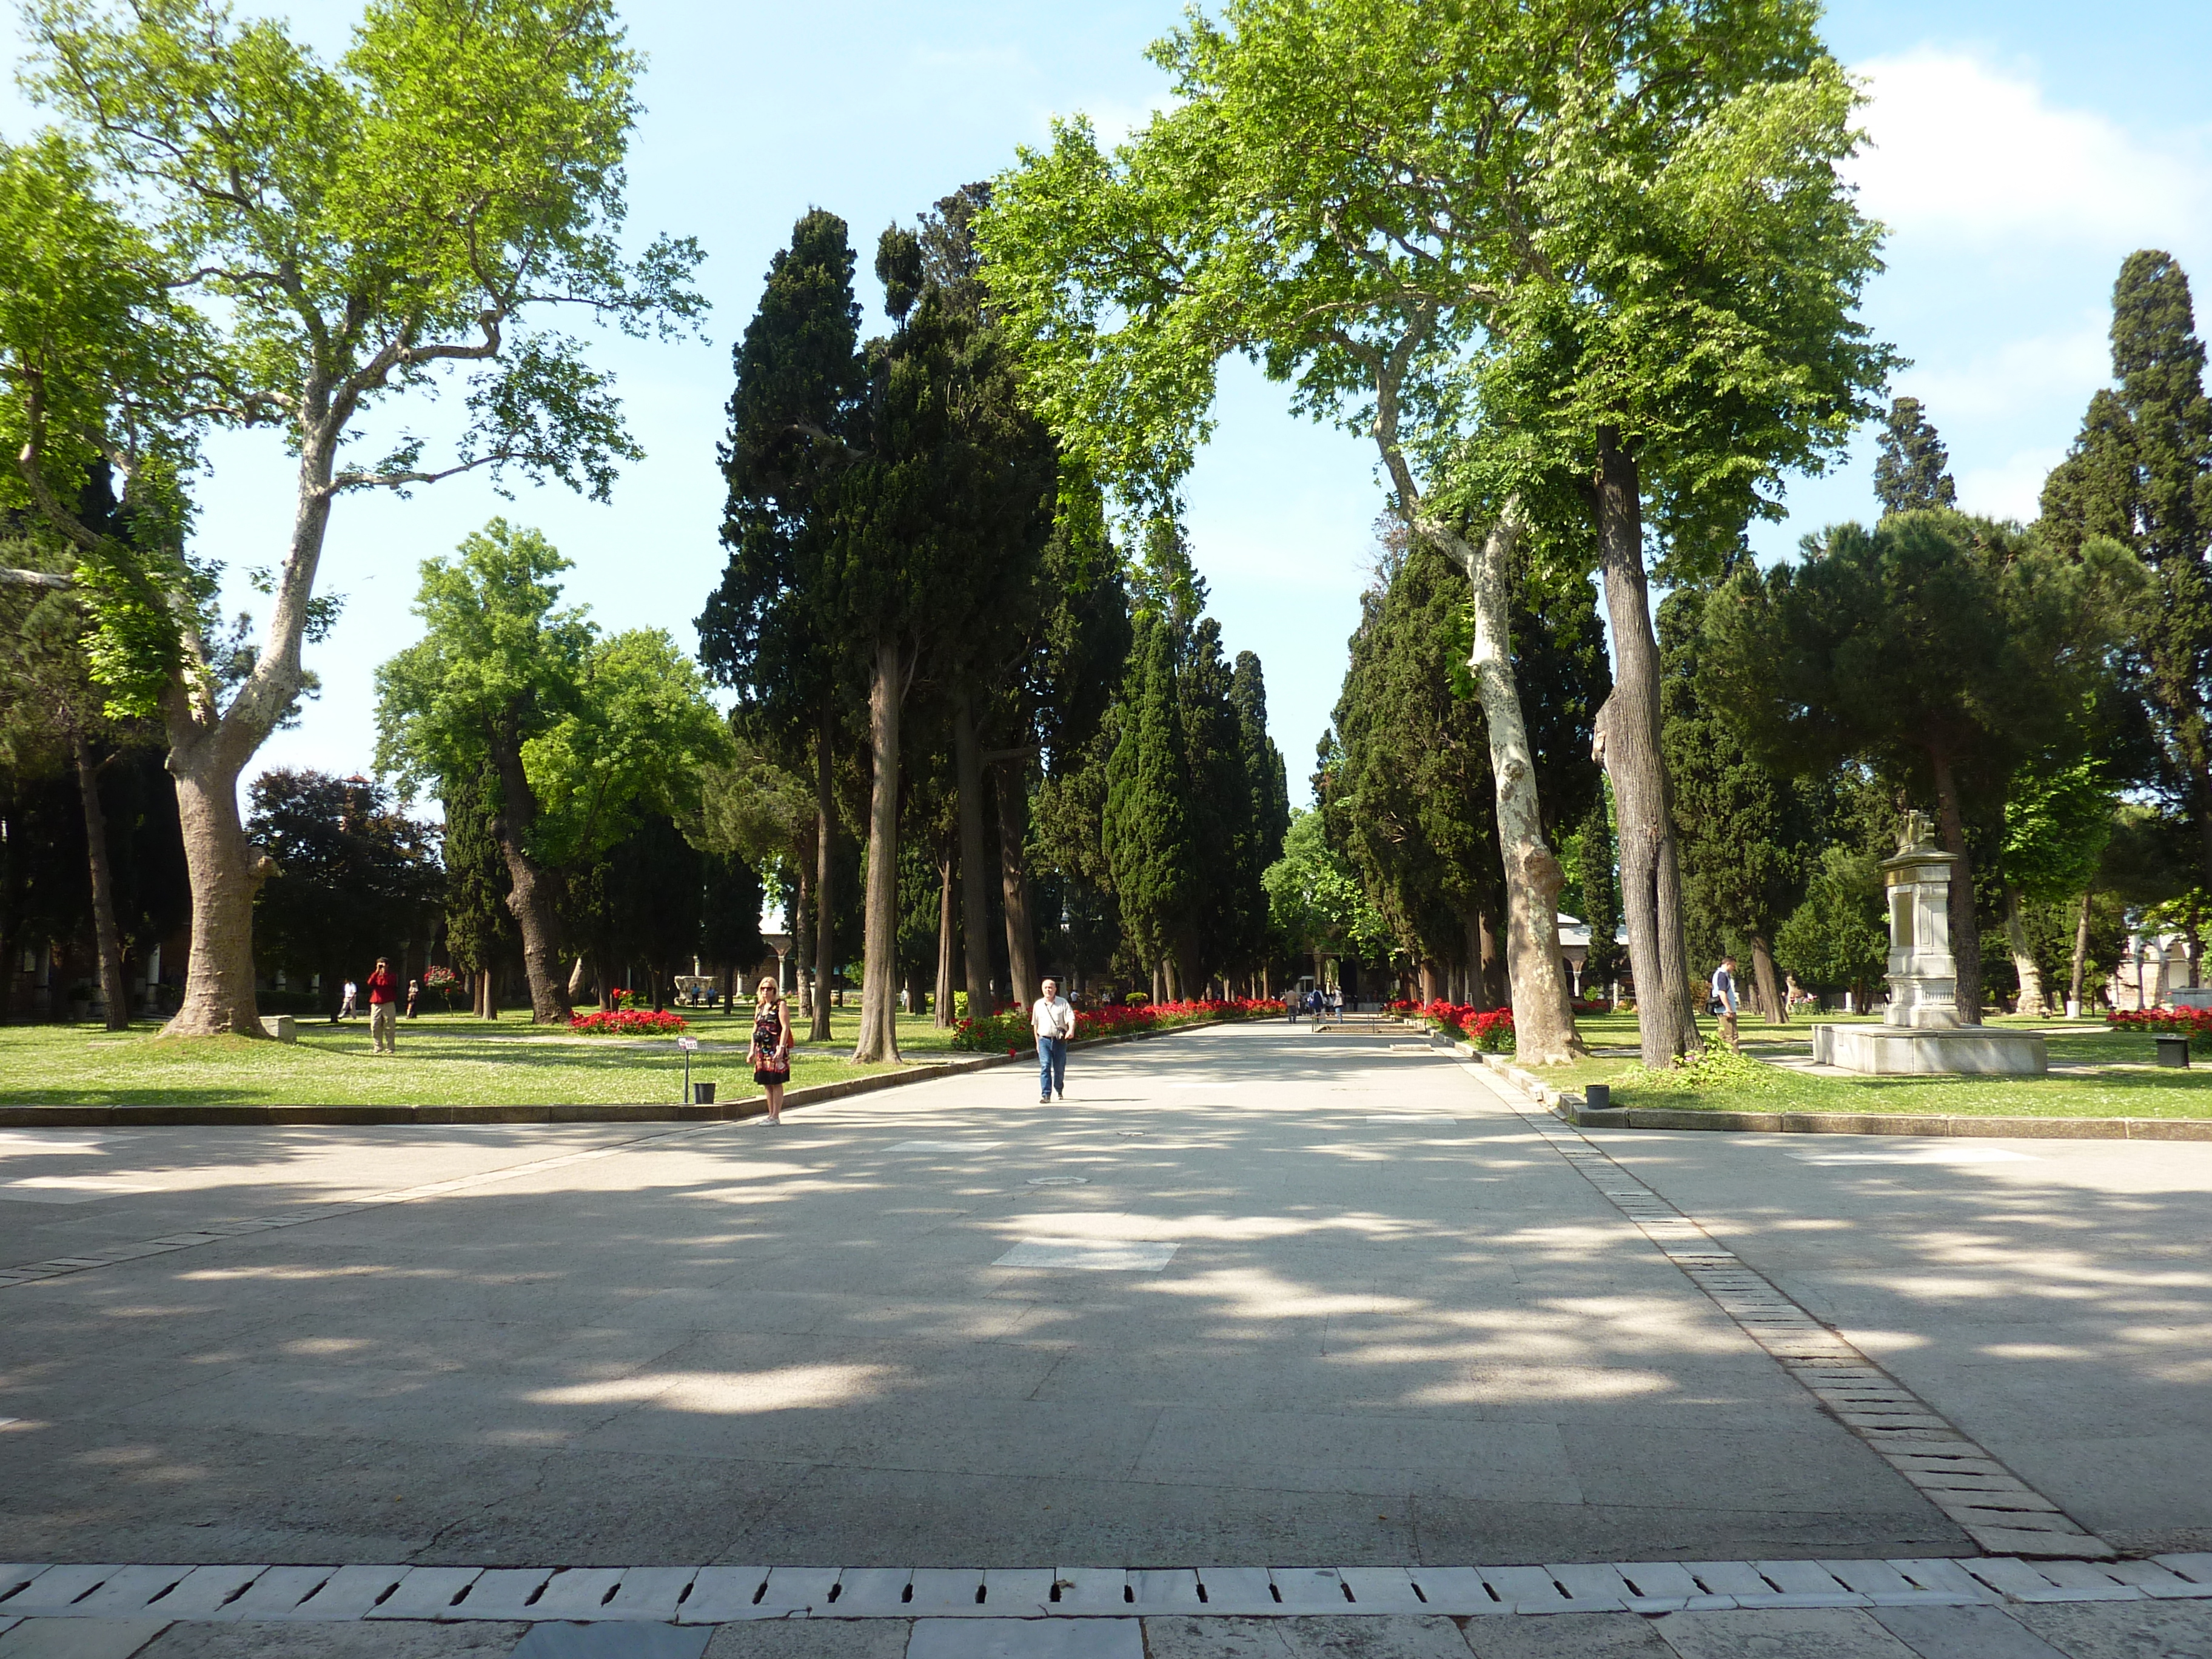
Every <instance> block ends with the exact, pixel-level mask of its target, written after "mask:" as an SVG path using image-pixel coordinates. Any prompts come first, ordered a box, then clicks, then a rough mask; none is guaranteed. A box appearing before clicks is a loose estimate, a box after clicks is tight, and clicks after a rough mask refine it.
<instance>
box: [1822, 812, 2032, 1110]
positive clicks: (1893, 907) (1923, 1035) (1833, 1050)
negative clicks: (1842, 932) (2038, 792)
mask: <svg viewBox="0 0 2212 1659" xmlns="http://www.w3.org/2000/svg"><path fill="white" fill-rule="evenodd" d="M1958 862H1959V860H1958V855H1957V854H1953V853H1944V852H1939V851H1938V850H1937V849H1936V847H1935V845H1934V844H1933V841H1932V838H1931V837H1930V836H1929V831H1928V827H1927V820H1926V819H1925V818H1924V817H1922V816H1921V815H1920V814H1919V813H1917V812H1915V813H1913V814H1912V815H1911V817H1909V818H1908V819H1907V820H1906V826H1905V836H1904V845H1902V846H1901V847H1900V848H1899V849H1898V854H1897V856H1896V857H1895V858H1891V859H1884V860H1882V864H1881V869H1882V874H1883V876H1884V878H1886V880H1887V891H1888V895H1889V975H1888V978H1889V1006H1888V1007H1887V1009H1885V1010H1884V1011H1883V1012H1882V1017H1881V1024H1880V1025H1815V1026H1814V1027H1813V1060H1814V1063H1815V1064H1816V1065H1821V1066H1841V1067H1842V1068H1843V1069H1844V1070H1845V1071H1850V1072H1864V1073H1869V1075H1874V1076H1902V1075H1906V1074H1910V1073H1933V1072H1948V1073H2000V1074H2004V1075H2010V1076H2021V1077H2040V1076H2042V1075H2043V1074H2044V1073H2045V1072H2046V1071H2047V1070H2049V1069H2050V1055H2049V1053H2048V1051H2047V1049H2046V1048H2045V1044H2044V1041H2043V1038H2042V1037H2041V1036H2039V1035H2037V1034H2036V1033H2035V1032H2033V1031H1999V1030H1992V1029H1990V1027H1988V1026H1986V1025H1962V1024H1960V1023H1959V995H1958V992H1959V969H1958V961H1957V958H1955V957H1953V956H1952V954H1951V872H1952V869H1953V867H1954V866H1956V865H1957V863H1958Z"/></svg>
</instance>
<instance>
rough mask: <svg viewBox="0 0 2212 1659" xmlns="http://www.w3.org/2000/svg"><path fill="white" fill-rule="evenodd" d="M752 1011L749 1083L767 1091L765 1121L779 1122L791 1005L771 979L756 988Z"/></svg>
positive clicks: (788, 1065) (787, 1077)
mask: <svg viewBox="0 0 2212 1659" xmlns="http://www.w3.org/2000/svg"><path fill="white" fill-rule="evenodd" d="M756 995H757V1002H756V1003H755V1005H754V1008H753V1046H752V1051H751V1054H750V1059H751V1060H752V1065H753V1081H754V1082H756V1083H757V1084H759V1085H760V1086H761V1087H762V1088H763V1089H765V1090H766V1091H768V1121H769V1123H770V1124H771V1125H775V1126H781V1124H782V1122H783V1085H785V1084H787V1083H788V1082H790V1081H791V1005H790V1004H789V1003H787V1002H786V1001H785V1000H783V992H782V991H781V989H780V988H779V987H777V985H776V982H775V981H774V980H772V979H763V980H762V981H761V982H760V984H759V986H758V987H756Z"/></svg>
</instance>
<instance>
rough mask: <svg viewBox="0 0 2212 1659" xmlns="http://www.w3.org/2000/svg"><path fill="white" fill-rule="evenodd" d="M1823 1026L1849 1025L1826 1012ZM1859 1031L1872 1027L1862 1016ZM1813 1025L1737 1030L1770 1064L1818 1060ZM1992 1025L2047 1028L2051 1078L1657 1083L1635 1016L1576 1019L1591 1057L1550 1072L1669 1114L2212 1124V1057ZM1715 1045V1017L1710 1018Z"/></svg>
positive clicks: (2053, 1030) (2042, 1023)
mask: <svg viewBox="0 0 2212 1659" xmlns="http://www.w3.org/2000/svg"><path fill="white" fill-rule="evenodd" d="M1820 1018H1821V1019H1822V1020H1823V1021H1839V1020H1841V1019H1842V1018H1843V1017H1841V1016H1836V1015H1827V1014H1823V1015H1821V1016H1820ZM1849 1023H1851V1024H1860V1023H1870V1017H1869V1019H1868V1020H1852V1021H1850V1022H1849ZM1806 1024H1807V1022H1805V1021H1804V1020H1802V1019H1800V1020H1797V1021H1794V1022H1792V1023H1791V1024H1790V1025H1788V1026H1779V1025H1765V1024H1760V1023H1759V1019H1758V1018H1757V1017H1756V1016H1755V1015H1752V1014H1748V1013H1747V1014H1746V1015H1745V1016H1744V1017H1743V1019H1742V1022H1741V1026H1740V1028H1739V1035H1740V1036H1741V1041H1742V1044H1743V1051H1744V1052H1745V1053H1746V1054H1751V1055H1753V1056H1755V1057H1757V1058H1759V1059H1761V1060H1782V1059H1784V1058H1796V1057H1802V1058H1806V1059H1810V1058H1811V1053H1812V1039H1811V1038H1810V1037H1809V1036H1807V1035H1806V1033H1805V1027H1806ZM1990 1024H1992V1025H1996V1026H1999V1027H2009V1028H2013V1029H2017V1030H2039V1031H2042V1032H2043V1033H2044V1034H2045V1042H2046V1043H2047V1044H2048V1046H2049V1048H2050V1053H2051V1066H2052V1068H2053V1069H2052V1070H2051V1073H2050V1075H2049V1076H2047V1077H2040V1078H1970V1077H1914V1078H1900V1077H1885V1078H1838V1077H1815V1076H1808V1075H1806V1074H1804V1073H1796V1072H1789V1071H1783V1070H1778V1069H1776V1068H1774V1067H1772V1066H1765V1067H1761V1068H1759V1071H1757V1072H1756V1073H1750V1074H1748V1075H1746V1076H1743V1077H1740V1078H1729V1079H1720V1080H1717V1081H1716V1082H1714V1083H1713V1084H1711V1085H1700V1086H1693V1087H1690V1088H1662V1087H1658V1086H1655V1085H1653V1084H1652V1083H1651V1082H1650V1080H1649V1079H1646V1078H1644V1076H1642V1075H1641V1073H1640V1070H1639V1069H1638V1068H1637V1067H1636V1019H1635V1017H1634V1016H1633V1015H1632V1014H1600V1015H1596V1016H1595V1017H1590V1018H1581V1019H1578V1020H1577V1022H1576V1028H1577V1030H1579V1031H1580V1032H1581V1033H1582V1036H1583V1041H1584V1042H1587V1043H1588V1044H1589V1046H1590V1048H1591V1049H1592V1051H1593V1052H1592V1054H1591V1055H1590V1057H1589V1059H1587V1060H1578V1061H1577V1062H1576V1063H1575V1064H1574V1065H1572V1066H1555V1067H1547V1068H1545V1070H1544V1072H1543V1077H1544V1079H1545V1081H1546V1082H1547V1083H1552V1084H1554V1085H1557V1086H1559V1087H1561V1088H1566V1089H1579V1088H1582V1087H1583V1086H1584V1085H1588V1084H1591V1083H1605V1084H1609V1085H1612V1088H1613V1104H1614V1105H1616V1106H1663V1107H1671V1108H1676V1109H1688V1110H1704V1111H1725V1112H1896V1113H1914V1114H1926V1115H1936V1116H1957V1117H1969V1116H1973V1117H2212V1060H2206V1059H2205V1058H2204V1057H2203V1056H2202V1055H2200V1056H2198V1057H2197V1065H2198V1066H2201V1067H2203V1069H2201V1070H2200V1069H2191V1070H2189V1071H2163V1070H2160V1069H2159V1068H2158V1067H2157V1066H2155V1065H2154V1049H2153V1045H2152V1042H2151V1039H2150V1036H2148V1034H2147V1033H2141V1032H2132V1031H2129V1032H2122V1031H2114V1030H2107V1029H2106V1027H2104V1026H2103V1025H2101V1024H2092V1023H2090V1022H2088V1021H2078V1022H2072V1023H2069V1022H2067V1021H2063V1020H2022V1019H2015V1018H2010V1017H2005V1018H1997V1019H1993V1020H1991V1021H1990ZM1700 1028H1701V1029H1702V1030H1704V1031H1705V1034H1706V1036H1707V1038H1708V1039H1709V1040H1710V1038H1711V1036H1712V1032H1713V1026H1712V1023H1711V1021H1709V1020H1708V1021H1701V1022H1700Z"/></svg>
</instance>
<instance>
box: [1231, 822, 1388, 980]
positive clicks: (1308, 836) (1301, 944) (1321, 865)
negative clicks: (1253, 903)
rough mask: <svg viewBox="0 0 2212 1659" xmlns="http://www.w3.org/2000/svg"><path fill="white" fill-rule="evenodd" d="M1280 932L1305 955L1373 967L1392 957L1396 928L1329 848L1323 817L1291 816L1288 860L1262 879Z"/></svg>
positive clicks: (1286, 847) (1285, 842) (1285, 854)
mask: <svg viewBox="0 0 2212 1659" xmlns="http://www.w3.org/2000/svg"><path fill="white" fill-rule="evenodd" d="M1262 881H1263V882H1264V884H1265V885H1266V887H1267V906H1268V914H1269V916H1270V918H1271V919H1272V921H1273V924H1274V926H1275V928H1276V929H1277V931H1278V932H1279V933H1280V934H1281V935H1282V936H1283V937H1284V938H1285V939H1288V940H1289V941H1290V942H1291V945H1292V947H1293V948H1294V949H1296V950H1298V951H1308V952H1310V951H1331V952H1334V953H1336V954H1338V955H1342V956H1349V957H1352V958H1354V959H1355V960H1358V961H1361V962H1373V961H1376V960H1379V959H1382V958H1383V957H1387V956H1388V955H1389V951H1390V945H1391V937H1390V926H1389V922H1388V921H1386V920H1384V918H1383V914H1382V912H1381V911H1379V910H1377V909H1376V908H1375V906H1374V904H1373V903H1372V902H1370V901H1369V899H1368V896H1367V890H1366V888H1365V887H1364V885H1363V884H1362V883H1361V882H1360V879H1359V877H1358V874H1357V873H1356V872H1354V871H1353V870H1352V868H1351V866H1349V865H1348V864H1347V863H1346V860H1344V858H1343V857H1342V855H1341V854H1339V853H1337V852H1336V851H1335V849H1334V848H1331V847H1330V846H1329V844H1328V835H1327V833H1326V830H1325V828H1324V825H1323V823H1322V815H1321V813H1320V812H1318V811H1293V812H1292V813H1291V829H1290V833H1289V834H1288V835H1287V836H1285V837H1284V838H1283V856H1282V857H1281V858H1279V859H1278V860H1276V861H1275V862H1274V863H1273V864H1272V865H1270V866H1267V874H1266V875H1265V876H1264V877H1263V878H1262Z"/></svg>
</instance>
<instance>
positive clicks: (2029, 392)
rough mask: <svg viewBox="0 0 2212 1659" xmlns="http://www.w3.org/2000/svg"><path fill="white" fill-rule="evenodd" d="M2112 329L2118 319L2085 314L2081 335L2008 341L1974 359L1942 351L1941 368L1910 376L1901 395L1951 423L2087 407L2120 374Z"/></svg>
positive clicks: (1939, 354) (1902, 382)
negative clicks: (2048, 408) (2116, 369)
mask: <svg viewBox="0 0 2212 1659" xmlns="http://www.w3.org/2000/svg"><path fill="white" fill-rule="evenodd" d="M2110 322H2111V315H2110V313H2109V312H2107V311H2106V310H2105V309H2104V308H2102V307H2099V308H2098V309H2096V310H2093V311H2089V312H2086V313H2083V315H2082V317H2081V320H2080V322H2079V324H2078V325H2077V326H2075V327H2073V328H2070V329H2067V330H2064V331H2058V332H2053V333H2049V334H2034V335H2027V336H2023V337H2021V338H2019V339H2015V340H2006V341H2003V342H2002V343H1999V344H1997V345H1996V346H1995V347H1994V348H1993V349H1984V350H1981V351H1978V352H1976V353H1974V354H1973V355H1972V356H1963V357H1956V356H1953V354H1952V353H1951V352H1950V351H1948V350H1945V349H1942V348H1939V349H1938V351H1937V352H1936V354H1934V355H1935V356H1936V358H1937V361H1936V362H1931V363H1929V365H1928V366H1927V367H1925V368H1918V367H1916V368H1912V369H1911V370H1910V371H1908V372H1907V373H1906V374H1905V375H1904V377H1903V378H1902V379H1901V380H1899V382H1898V387H1897V389H1898V391H1899V392H1901V393H1905V394H1908V395H1910V396H1911V397H1915V398H1919V399H1920V401H1921V402H1923V403H1924V404H1927V405H1928V406H1929V408H1930V409H1931V410H1942V412H1943V416H1944V418H1946V419H1950V420H1968V419H1980V418H1982V417H1984V416H1992V417H2000V418H2002V417H2004V416H2011V415H2013V414H2015V413H2017V412H2018V411H2019V410H2022V409H2028V408H2035V407H2038V406H2044V405H2055V406H2057V407H2060V408H2072V407H2075V406H2076V405H2078V404H2086V403H2087V401H2088V398H2089V394H2090V393H2091V392H2093V391H2095V390H2096V389H2097V388H2098V387H2099V386H2102V385H2104V384H2105V382H2106V380H2108V379H2109V378H2110V377H2111V374H2112V345H2111V341H2110ZM1945 344H1946V345H1947V346H1948V345H1949V344H1950V343H1949V342H1946V343H1945ZM1946 357H1951V358H1952V361H1948V362H1945V361H1942V359H1943V358H1946Z"/></svg>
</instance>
